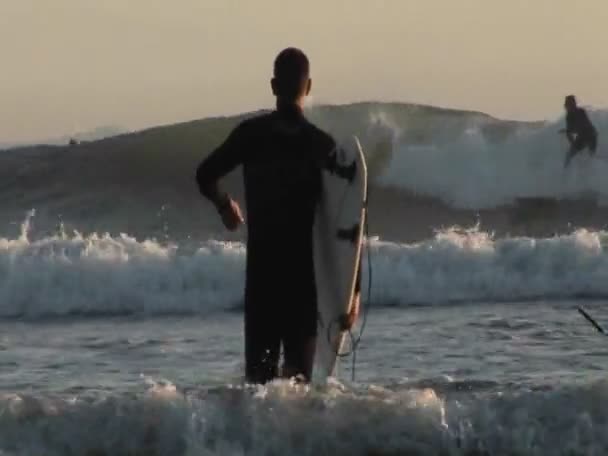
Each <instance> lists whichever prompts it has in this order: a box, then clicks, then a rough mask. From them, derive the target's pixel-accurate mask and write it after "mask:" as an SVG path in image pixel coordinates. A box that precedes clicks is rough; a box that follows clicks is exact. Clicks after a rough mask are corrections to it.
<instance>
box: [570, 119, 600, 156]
mask: <svg viewBox="0 0 608 456" xmlns="http://www.w3.org/2000/svg"><path fill="white" fill-rule="evenodd" d="M566 134H567V135H568V137H569V138H570V140H571V142H572V149H571V151H572V153H576V152H580V151H581V150H583V149H585V148H588V149H589V152H591V153H594V152H595V149H596V148H597V130H596V129H595V127H594V126H593V124H592V123H591V121H590V120H589V117H588V116H587V112H586V111H585V110H584V109H583V108H574V109H573V110H572V111H569V112H568V114H566Z"/></svg>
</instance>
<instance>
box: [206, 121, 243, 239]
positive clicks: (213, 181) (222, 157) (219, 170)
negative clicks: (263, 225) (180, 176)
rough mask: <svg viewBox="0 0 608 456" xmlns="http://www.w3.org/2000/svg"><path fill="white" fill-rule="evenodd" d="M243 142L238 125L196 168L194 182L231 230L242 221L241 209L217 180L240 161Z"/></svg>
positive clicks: (241, 131) (241, 132)
mask: <svg viewBox="0 0 608 456" xmlns="http://www.w3.org/2000/svg"><path fill="white" fill-rule="evenodd" d="M244 144H245V140H244V133H243V126H242V125H239V126H238V127H237V128H235V129H234V130H233V131H232V133H231V134H230V136H228V138H227V139H226V141H224V143H223V144H222V145H220V146H219V147H218V148H217V149H215V150H214V151H213V152H212V153H211V154H209V156H208V157H207V158H206V159H205V160H203V162H202V163H201V164H200V165H199V166H198V168H197V170H196V182H197V184H198V188H199V190H200V192H201V194H202V195H203V196H204V197H205V198H207V199H209V200H210V201H211V202H212V203H213V204H214V205H215V207H216V209H217V210H218V212H219V213H220V215H221V216H222V220H223V221H224V224H225V225H226V227H227V228H229V229H231V230H232V229H236V228H237V227H238V225H239V224H240V223H242V221H243V220H242V216H241V211H240V208H239V207H238V204H236V202H234V201H233V200H232V198H230V196H229V195H228V194H227V193H226V192H224V191H222V189H221V187H220V185H219V180H220V179H221V178H222V177H224V176H225V175H226V174H228V173H229V172H230V171H232V170H233V169H234V168H236V167H237V166H238V165H240V164H241V163H242V161H243V149H244Z"/></svg>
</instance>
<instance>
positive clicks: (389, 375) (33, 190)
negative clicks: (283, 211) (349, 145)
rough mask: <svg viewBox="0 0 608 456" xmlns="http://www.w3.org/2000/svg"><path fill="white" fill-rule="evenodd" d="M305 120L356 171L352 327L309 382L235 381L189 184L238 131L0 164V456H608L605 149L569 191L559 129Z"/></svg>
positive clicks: (94, 145) (204, 231) (405, 117)
mask: <svg viewBox="0 0 608 456" xmlns="http://www.w3.org/2000/svg"><path fill="white" fill-rule="evenodd" d="M590 115H591V118H592V120H593V121H594V122H595V123H596V125H597V126H598V130H599V131H600V138H601V137H603V136H602V133H603V132H606V133H608V113H606V112H603V111H592V112H590ZM309 116H310V117H311V118H312V119H313V120H315V121H316V122H318V123H319V124H320V125H322V126H323V127H325V128H326V129H328V130H329V131H331V132H332V133H333V134H334V135H335V136H336V137H338V138H345V137H346V136H348V135H350V134H358V135H359V136H360V137H361V138H362V142H363V144H364V147H365V148H366V151H368V161H369V163H370V171H371V174H372V192H371V195H370V196H371V199H370V201H371V202H370V204H371V207H370V214H371V217H370V232H369V236H368V237H367V239H366V244H365V256H364V258H365V261H364V269H363V271H364V274H363V277H364V282H363V305H364V306H365V323H366V324H365V328H364V329H365V330H364V333H363V334H362V338H361V341H360V344H359V345H358V346H357V350H356V352H355V353H354V354H353V353H345V356H344V357H343V358H342V359H341V361H340V366H339V370H338V373H337V376H336V378H335V379H330V381H328V383H327V384H322V385H313V386H302V385H296V384H293V383H291V382H289V381H278V382H276V383H273V384H270V385H267V386H265V387H262V386H253V385H244V384H243V340H242V339H243V337H242V326H243V323H242V289H243V276H244V267H245V255H246V249H245V245H244V243H243V239H244V236H245V233H243V232H241V233H237V234H236V235H230V236H228V235H226V234H225V233H224V232H223V231H222V229H221V226H220V225H219V223H218V220H217V218H216V216H215V214H213V212H212V211H211V210H210V208H209V207H208V206H207V205H206V204H205V202H203V201H202V200H201V199H200V198H199V196H198V195H197V193H196V188H195V187H194V183H193V174H194V166H195V165H196V163H197V162H198V161H199V160H200V159H201V158H202V157H203V156H205V154H206V153H208V152H209V151H210V150H211V149H212V148H213V147H214V146H215V145H217V143H219V141H221V139H222V138H223V137H224V136H225V134H226V133H227V132H228V131H229V129H230V128H231V127H232V126H234V125H235V123H236V122H237V121H238V118H218V119H205V120H202V121H197V122H192V123H188V124H181V125H176V126H169V127H160V128H157V129H153V130H148V131H144V132H138V133H134V134H128V135H123V136H118V137H112V138H107V139H104V140H101V141H94V142H86V143H82V144H80V145H77V146H72V147H60V146H44V145H41V146H28V147H23V148H17V149H11V150H6V151H3V152H0V455H2V456H5V455H7V456H8V455H10V456H26V455H27V456H29V455H32V456H39V455H43V456H45V455H49V456H55V455H62V456H63V455H68V456H71V455H86V456H101V455H103V456H106V455H107V456H110V455H129V456H131V455H172V456H173V455H176V456H177V455H205V456H207V455H209V456H211V455H226V456H233V455H235V456H236V455H238V456H244V455H252V456H257V455H302V456H304V455H315V456H319V455H354V456H358V455H362V456H397V455H399V456H401V455H407V456H409V455H438V456H452V455H454V456H456V455H463V456H465V455H466V456H490V455H492V456H494V455H509V456H510V455H539V456H544V455H568V456H573V455H605V454H608V436H607V434H606V429H607V428H606V426H607V425H608V407H607V406H606V404H607V403H608V401H607V400H608V381H607V379H606V369H607V368H608V339H606V337H605V336H604V335H602V334H601V333H599V332H598V331H597V330H596V329H595V328H594V327H593V326H592V325H591V324H590V323H589V322H587V321H586V320H585V319H584V318H583V317H582V316H581V315H580V314H579V312H578V311H577V308H578V307H581V306H582V307H584V308H585V309H586V310H587V311H588V312H589V313H590V314H591V315H592V316H593V317H594V318H595V319H596V320H597V321H598V322H600V324H602V323H605V324H606V326H607V327H608V308H607V307H606V305H605V301H606V299H607V298H608V231H606V220H607V218H606V216H607V215H608V211H607V210H606V207H605V201H607V199H606V197H607V196H608V184H607V183H606V182H607V180H606V179H605V175H606V172H607V171H608V162H607V161H606V160H605V159H604V158H603V153H604V149H603V148H602V146H601V147H600V150H599V151H598V155H597V156H596V157H589V156H585V155H582V156H580V157H578V158H576V159H575V160H574V161H573V163H572V166H571V168H570V169H568V170H565V171H564V170H563V159H564V149H565V145H564V141H563V138H560V136H559V135H558V134H557V131H558V130H559V128H561V126H562V124H563V119H556V120H552V121H546V122H536V123H521V122H510V121H502V120H498V119H493V118H491V117H489V116H486V115H484V114H481V113H471V112H464V111H454V110H445V109H439V108H431V107H424V106H414V105H399V104H379V103H372V104H356V105H348V106H326V107H316V108H313V110H312V111H311V112H309ZM606 153H607V155H608V150H606ZM227 186H228V187H229V188H230V189H231V190H233V191H234V193H235V194H236V195H237V196H238V195H240V194H241V193H240V192H241V191H242V190H241V187H240V184H239V175H238V173H237V174H236V175H235V176H233V177H232V178H230V179H228V182H227ZM285 248H289V246H285ZM287 304H288V303H287ZM360 330H361V326H359V327H357V328H356V329H355V334H354V337H355V338H356V337H358V335H359V332H360ZM345 350H346V352H349V351H350V347H348V346H347V347H345ZM354 355H356V357H355V356H354ZM604 401H607V402H604Z"/></svg>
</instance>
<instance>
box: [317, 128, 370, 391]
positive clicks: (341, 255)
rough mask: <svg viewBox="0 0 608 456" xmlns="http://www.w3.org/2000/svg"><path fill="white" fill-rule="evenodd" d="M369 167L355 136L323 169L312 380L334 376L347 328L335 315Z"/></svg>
mask: <svg viewBox="0 0 608 456" xmlns="http://www.w3.org/2000/svg"><path fill="white" fill-rule="evenodd" d="M366 199H367V167H366V164H365V157H364V155H363V150H362V149H361V145H360V144H359V140H358V139H357V138H356V137H354V138H353V141H352V144H346V147H341V148H339V149H338V151H337V153H336V157H335V161H334V162H333V166H332V167H331V169H330V170H325V171H323V190H322V196H321V202H320V204H319V207H318V211H317V214H316V217H315V224H314V264H315V279H316V284H317V302H318V312H319V318H318V323H317V325H318V335H317V348H316V353H315V364H314V369H313V380H315V381H323V380H325V379H327V377H330V376H333V375H334V371H335V367H336V359H337V356H338V353H340V349H341V348H342V343H343V341H344V337H345V335H346V333H345V332H344V331H341V329H340V325H339V323H338V320H339V319H340V317H341V316H342V315H344V314H347V313H348V312H349V310H350V307H351V303H352V300H353V296H354V290H355V282H356V279H357V270H358V268H359V262H360V261H361V244H362V239H363V227H364V225H365V217H366Z"/></svg>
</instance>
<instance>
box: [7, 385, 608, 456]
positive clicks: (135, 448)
mask: <svg viewBox="0 0 608 456" xmlns="http://www.w3.org/2000/svg"><path fill="white" fill-rule="evenodd" d="M149 383H150V386H149V389H148V390H147V391H145V392H144V393H131V394H124V395H113V396H106V397H103V396H101V397H100V396H90V397H86V396H81V397H78V396H76V397H70V398H68V399H65V398H49V397H39V396H33V395H30V396H26V395H10V396H6V397H4V398H2V399H0V411H2V413H0V451H2V452H3V453H4V454H10V455H19V456H27V455H35V454H45V455H49V456H53V455H62V456H69V455H83V454H90V455H100V456H101V455H103V456H105V455H122V454H125V455H126V454H130V455H139V454H142V455H143V454H146V455H151V454H154V455H159V456H160V455H171V456H177V455H188V454H204V455H210V456H211V455H222V456H231V455H235V456H236V455H243V454H248V455H252V456H255V455H268V454H290V455H300V456H307V455H317V454H335V455H353V456H359V455H360V456H365V455H382V456H389V455H397V454H400V455H401V454H408V455H412V456H417V455H420V456H422V455H430V454H451V455H485V456H498V455H504V454H522V455H523V454H535V455H539V456H543V455H552V456H553V455H583V454H584V455H591V454H603V453H604V450H605V448H606V446H608V441H607V440H606V433H605V432H604V427H603V423H605V421H606V419H608V416H607V414H606V409H605V407H602V406H600V405H599V404H603V403H604V402H605V400H606V396H607V394H608V385H606V383H605V382H599V383H590V384H582V385H578V386H560V387H557V388H546V389H545V390H536V391H529V390H528V391H508V390H507V391H504V390H503V391H500V392H497V393H480V392H477V393H474V394H473V393H464V394H458V395H456V396H450V395H443V394H442V393H441V392H436V391H434V390H432V389H422V390H420V389H410V388H393V389H390V388H384V387H380V386H374V385H369V386H360V387H356V386H352V387H347V386H345V385H341V384H339V383H337V382H331V383H329V385H328V386H326V387H322V388H313V389H309V388H307V387H302V386H297V385H293V384H291V383H287V382H276V383H274V384H270V385H268V386H267V387H261V386H260V387H230V386H223V387H218V388H209V389H201V388H198V389H196V390H191V391H190V392H188V393H186V394H182V393H181V392H179V391H177V390H176V388H175V386H174V385H172V384H171V383H169V382H152V381H149Z"/></svg>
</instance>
